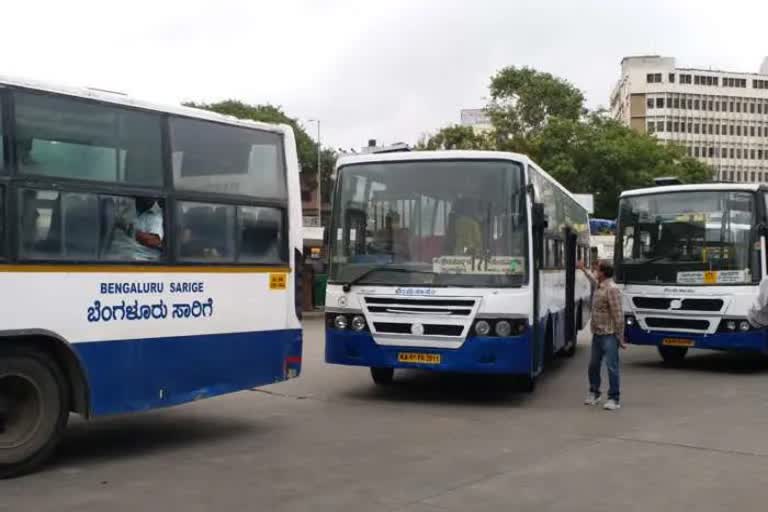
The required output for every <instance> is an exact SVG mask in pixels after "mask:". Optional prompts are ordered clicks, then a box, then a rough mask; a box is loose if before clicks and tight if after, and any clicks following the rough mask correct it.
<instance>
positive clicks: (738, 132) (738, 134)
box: [736, 125, 741, 137]
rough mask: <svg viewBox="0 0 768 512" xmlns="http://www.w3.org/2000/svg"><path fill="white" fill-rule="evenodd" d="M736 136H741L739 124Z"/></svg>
mask: <svg viewBox="0 0 768 512" xmlns="http://www.w3.org/2000/svg"><path fill="white" fill-rule="evenodd" d="M736 136H737V137H741V125H738V126H737V127H736Z"/></svg>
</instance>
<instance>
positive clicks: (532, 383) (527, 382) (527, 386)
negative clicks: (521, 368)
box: [520, 375, 536, 393]
mask: <svg viewBox="0 0 768 512" xmlns="http://www.w3.org/2000/svg"><path fill="white" fill-rule="evenodd" d="M520 389H521V390H522V391H524V392H525V393H533V392H534V391H536V377H534V376H533V375H524V376H523V377H521V378H520Z"/></svg>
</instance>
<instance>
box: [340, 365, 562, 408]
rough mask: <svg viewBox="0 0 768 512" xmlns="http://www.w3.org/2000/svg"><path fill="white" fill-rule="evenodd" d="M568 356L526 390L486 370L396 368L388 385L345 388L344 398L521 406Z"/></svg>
mask: <svg viewBox="0 0 768 512" xmlns="http://www.w3.org/2000/svg"><path fill="white" fill-rule="evenodd" d="M568 363H569V361H568V360H567V359H559V358H558V359H555V360H554V361H553V362H552V363H551V365H550V367H549V368H547V369H546V370H545V371H544V373H542V374H541V375H540V376H539V377H538V378H537V379H536V390H534V391H533V392H532V393H530V392H527V391H526V390H525V389H524V388H525V386H524V384H523V383H521V382H520V379H516V378H513V377H508V376H496V375H488V374H481V375H475V374H464V373H443V372H432V371H428V370H396V371H395V381H394V383H392V385H390V386H376V385H374V384H373V382H372V381H371V383H370V385H369V386H367V387H362V388H356V389H350V390H348V391H345V392H344V395H345V396H346V397H347V398H351V399H356V400H365V401H372V400H373V401H375V400H379V401H384V402H397V403H402V402H415V403H433V404H450V405H464V406H482V407H486V408H487V407H489V406H491V407H493V406H498V407H510V406H523V405H526V404H527V403H529V402H530V401H531V400H533V399H534V398H535V396H536V393H537V391H540V390H541V388H543V387H546V386H547V385H549V384H550V383H551V382H552V381H555V380H557V379H558V378H559V376H560V374H561V371H562V368H563V367H564V366H566V365H567V364H568Z"/></svg>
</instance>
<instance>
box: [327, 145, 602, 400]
mask: <svg viewBox="0 0 768 512" xmlns="http://www.w3.org/2000/svg"><path fill="white" fill-rule="evenodd" d="M337 173H338V175H337V176H338V178H337V184H336V191H335V195H334V204H333V220H332V226H331V230H330V234H331V240H330V259H331V268H330V276H329V283H328V287H327V296H326V312H327V313H326V321H327V329H326V361H327V362H329V363H334V364H346V365H358V366H366V367H370V368H371V373H372V377H373V380H374V382H376V383H377V384H387V383H389V382H391V380H392V378H393V375H394V369H395V368H422V369H430V370H438V371H452V372H468V373H494V374H507V375H515V376H518V377H522V379H523V380H524V383H525V384H526V387H527V388H528V389H533V385H534V382H535V378H536V376H538V375H539V373H540V372H541V371H542V369H543V368H544V366H545V363H546V362H548V361H549V360H550V359H551V358H553V357H554V356H555V355H556V354H567V355H571V354H573V352H574V350H575V346H576V335H577V332H578V330H579V329H580V328H581V327H582V326H583V325H584V323H585V318H586V317H587V316H588V314H589V297H590V286H589V282H588V281H587V280H586V278H585V277H584V276H583V275H581V273H578V275H577V273H576V272H575V263H576V259H577V258H584V259H586V258H588V253H589V223H588V218H587V213H586V210H584V208H582V207H581V206H580V205H579V204H578V203H577V202H576V201H575V200H574V199H573V197H572V196H571V194H570V193H569V192H568V191H567V190H565V189H564V188H563V187H562V186H561V185H560V184H558V183H557V182H556V181H555V180H553V179H552V178H551V177H550V176H549V175H548V174H547V173H546V172H544V171H543V170H542V169H540V168H539V167H538V166H536V164H535V163H533V162H532V161H531V160H529V159H528V158H527V157H526V156H524V155H518V154H513V153H501V152H489V151H434V152H432V151H430V152H401V153H388V154H374V155H365V156H349V157H345V158H342V159H340V160H339V162H338V169H337Z"/></svg>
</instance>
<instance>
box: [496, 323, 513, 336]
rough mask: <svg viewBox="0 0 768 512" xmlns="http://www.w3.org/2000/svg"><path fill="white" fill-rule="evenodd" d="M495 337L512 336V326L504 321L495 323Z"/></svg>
mask: <svg viewBox="0 0 768 512" xmlns="http://www.w3.org/2000/svg"><path fill="white" fill-rule="evenodd" d="M495 330H496V336H501V337H507V336H509V335H510V334H512V325H511V324H510V323H509V322H507V321H506V320H499V321H498V322H496V329H495Z"/></svg>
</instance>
